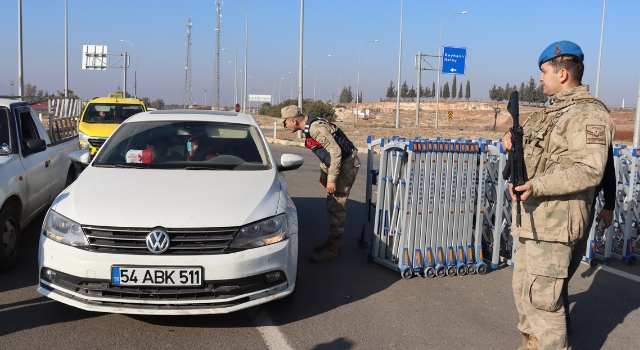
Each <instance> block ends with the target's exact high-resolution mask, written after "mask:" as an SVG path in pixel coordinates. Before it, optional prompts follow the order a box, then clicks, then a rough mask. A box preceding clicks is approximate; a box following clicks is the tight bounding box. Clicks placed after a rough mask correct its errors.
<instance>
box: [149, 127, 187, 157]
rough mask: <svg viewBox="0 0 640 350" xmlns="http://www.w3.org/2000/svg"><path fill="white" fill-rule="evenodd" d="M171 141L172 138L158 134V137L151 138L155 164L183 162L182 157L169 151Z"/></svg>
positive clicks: (150, 142)
mask: <svg viewBox="0 0 640 350" xmlns="http://www.w3.org/2000/svg"><path fill="white" fill-rule="evenodd" d="M171 139H172V137H171V136H170V135H166V134H158V135H152V136H151V139H150V140H149V144H150V145H151V149H152V151H153V155H152V162H153V163H161V162H171V161H179V160H181V157H180V155H179V154H178V153H176V152H174V151H172V150H170V149H169V145H170V140H171Z"/></svg>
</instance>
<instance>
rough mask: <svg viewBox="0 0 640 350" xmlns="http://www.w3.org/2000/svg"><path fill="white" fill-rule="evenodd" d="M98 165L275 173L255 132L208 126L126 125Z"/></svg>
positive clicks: (238, 126)
mask: <svg viewBox="0 0 640 350" xmlns="http://www.w3.org/2000/svg"><path fill="white" fill-rule="evenodd" d="M93 164H94V165H95V166H99V167H128V168H166V169H187V170H211V169H212V170H267V169H270V168H271V165H270V162H269V157H268V154H267V151H266V148H265V146H264V144H263V142H262V138H261V134H260V131H259V130H258V129H257V128H256V127H254V126H251V125H243V124H232V123H218V122H204V121H190V122H168V121H162V122H135V123H125V124H123V125H122V126H120V127H119V128H118V129H117V130H116V132H115V133H114V134H113V135H112V136H111V137H110V138H109V140H108V141H107V142H106V143H105V145H104V146H102V150H101V151H100V153H99V155H98V157H97V158H96V160H95V161H94V163H93Z"/></svg>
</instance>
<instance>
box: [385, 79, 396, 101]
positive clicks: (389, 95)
mask: <svg viewBox="0 0 640 350" xmlns="http://www.w3.org/2000/svg"><path fill="white" fill-rule="evenodd" d="M385 96H386V98H387V100H392V99H393V98H394V97H396V88H395V86H393V80H392V81H391V82H390V83H389V86H388V87H387V94H386V95H385Z"/></svg>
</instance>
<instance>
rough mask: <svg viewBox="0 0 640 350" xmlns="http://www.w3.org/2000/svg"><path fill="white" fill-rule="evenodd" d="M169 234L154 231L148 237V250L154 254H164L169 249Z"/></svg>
mask: <svg viewBox="0 0 640 350" xmlns="http://www.w3.org/2000/svg"><path fill="white" fill-rule="evenodd" d="M169 240H170V239H169V234H168V233H166V232H165V231H163V230H153V231H151V232H149V234H148V235H147V248H148V249H149V250H150V251H151V252H152V253H153V254H162V253H164V252H166V251H167V249H169Z"/></svg>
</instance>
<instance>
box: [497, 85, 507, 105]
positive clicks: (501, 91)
mask: <svg viewBox="0 0 640 350" xmlns="http://www.w3.org/2000/svg"><path fill="white" fill-rule="evenodd" d="M504 100H506V98H505V91H504V88H503V87H502V86H498V102H500V101H504Z"/></svg>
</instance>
